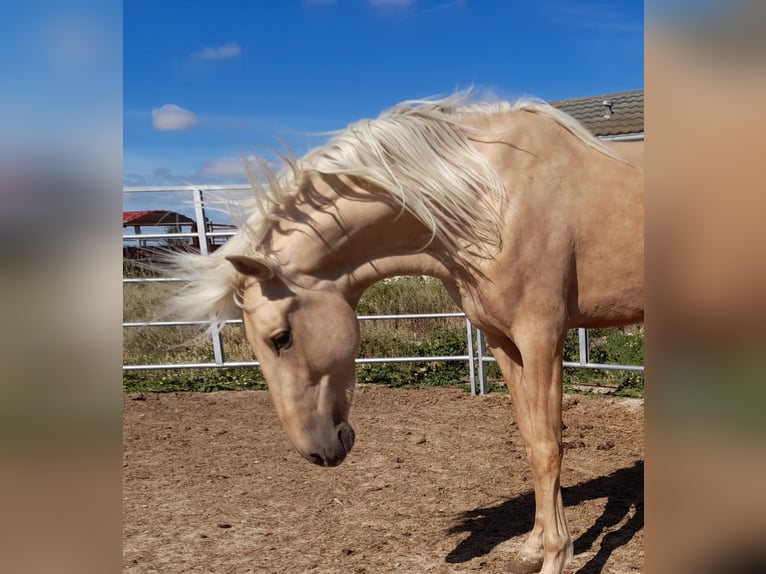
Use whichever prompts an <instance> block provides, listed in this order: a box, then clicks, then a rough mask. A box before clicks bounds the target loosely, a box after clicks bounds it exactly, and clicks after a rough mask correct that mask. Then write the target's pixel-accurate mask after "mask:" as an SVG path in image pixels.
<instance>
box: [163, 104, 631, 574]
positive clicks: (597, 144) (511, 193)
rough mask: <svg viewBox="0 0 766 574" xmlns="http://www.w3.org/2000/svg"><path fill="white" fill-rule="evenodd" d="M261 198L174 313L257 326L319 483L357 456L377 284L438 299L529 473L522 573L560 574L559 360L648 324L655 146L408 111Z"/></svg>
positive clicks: (508, 114) (285, 176)
mask: <svg viewBox="0 0 766 574" xmlns="http://www.w3.org/2000/svg"><path fill="white" fill-rule="evenodd" d="M280 157H282V160H283V161H284V167H283V168H282V169H281V170H280V172H279V173H276V172H274V171H272V170H271V169H269V166H268V165H267V164H266V161H265V160H263V159H258V158H250V159H248V158H245V161H246V164H247V167H248V169H247V171H248V174H249V180H250V182H251V184H252V187H253V189H254V194H253V200H252V203H253V204H252V205H251V206H250V207H249V208H248V209H250V210H251V211H250V213H249V214H248V215H247V217H246V221H245V223H244V225H242V227H241V228H240V230H239V231H238V232H237V234H236V235H235V236H234V237H232V238H231V240H230V241H229V242H228V243H227V244H226V245H225V246H223V247H222V248H220V249H218V250H217V251H215V252H214V253H213V254H212V255H195V254H191V253H189V254H183V255H177V256H175V258H174V261H173V269H172V271H171V272H172V273H173V274H176V275H179V276H180V277H181V278H183V279H185V280H186V284H185V286H184V287H183V288H182V289H181V290H180V291H179V292H178V293H177V294H176V296H175V299H174V302H173V305H174V307H175V310H176V312H177V313H178V314H179V315H181V316H184V317H186V318H189V319H202V320H207V319H209V318H210V317H213V320H212V322H211V327H210V328H211V329H217V328H220V325H221V324H222V323H223V321H225V320H226V319H228V318H232V317H239V316H241V317H242V319H243V327H244V335H245V337H246V339H247V341H248V343H249V346H250V347H251V349H252V351H253V352H254V354H255V356H256V357H257V358H258V360H259V362H260V366H261V369H262V371H263V374H264V376H265V379H266V382H267V384H268V388H269V391H270V394H271V397H272V399H273V403H274V406H275V409H276V412H277V414H278V416H279V419H280V421H281V423H282V425H283V427H284V429H285V430H286V432H287V434H288V435H289V437H290V439H291V440H292V443H293V444H294V446H295V448H296V449H297V450H298V452H299V453H300V454H301V455H302V456H303V457H305V458H306V459H308V460H309V461H311V462H312V463H315V464H318V465H322V466H327V467H332V466H336V465H338V464H340V463H341V462H342V461H343V460H344V459H345V458H346V456H347V455H348V454H349V452H350V451H351V449H352V447H353V445H354V439H355V432H354V430H353V428H352V427H351V425H350V424H349V418H348V417H349V409H350V406H351V402H352V396H353V391H354V386H355V384H356V375H355V357H356V356H357V353H358V349H359V344H360V331H359V323H358V320H357V317H356V312H355V308H356V305H357V303H358V302H359V299H360V297H361V296H362V294H363V293H364V291H365V290H366V289H367V288H368V287H369V286H370V285H372V284H374V283H376V282H377V281H380V280H382V279H385V278H388V277H393V276H401V275H429V276H432V277H435V278H437V279H439V280H441V281H442V283H443V284H444V286H445V287H446V289H447V291H448V292H449V294H450V296H451V297H452V298H453V299H454V300H455V301H456V303H457V304H458V305H459V306H460V307H461V308H462V309H463V311H464V312H465V314H466V316H467V317H468V318H469V319H470V321H471V322H472V323H473V324H474V325H476V326H477V327H478V328H480V329H482V330H483V331H484V332H485V334H486V336H487V341H488V344H489V347H490V350H491V352H492V354H493V355H494V357H495V358H496V360H497V363H498V365H499V367H500V370H501V372H502V374H503V377H504V380H505V383H506V385H507V387H508V389H509V391H510V395H511V402H512V405H513V408H514V409H515V413H516V420H517V423H518V428H519V430H520V433H521V436H522V437H523V440H524V441H525V445H526V451H527V458H528V461H529V464H530V465H531V468H532V471H533V484H534V495H535V519H534V526H533V528H532V530H531V532H530V533H529V535H528V536H527V537H526V539H525V542H524V543H523V545H522V546H521V548H520V549H519V551H518V553H517V554H516V555H515V556H514V557H513V558H510V564H509V570H510V571H514V572H519V573H523V572H537V571H541V572H542V573H543V574H554V573H555V574H559V573H561V572H562V570H563V569H564V568H565V567H566V566H567V564H569V562H570V561H571V560H572V555H573V545H572V538H571V535H570V532H569V528H568V525H567V521H566V518H565V516H564V506H563V503H562V496H561V488H560V473H561V463H562V456H563V448H562V438H561V433H562V359H563V347H564V339H565V336H566V333H567V331H568V330H569V329H572V328H576V327H586V328H595V327H606V326H618V325H625V324H631V323H640V322H642V321H643V313H644V311H643V285H644V279H643V180H644V168H643V142H630V143H629V142H622V143H617V142H603V141H601V140H599V139H597V138H595V137H594V136H593V135H592V134H591V133H590V132H589V131H588V130H587V129H586V128H585V127H584V126H583V125H582V124H580V123H579V122H577V121H576V120H575V119H574V118H572V117H571V116H569V115H567V114H565V113H564V112H562V111H560V110H558V109H556V108H554V107H552V106H550V105H549V104H547V103H545V102H543V101H541V100H536V99H531V98H525V99H520V100H518V101H516V102H513V103H510V102H503V101H495V102H478V103H476V102H470V101H469V100H468V98H467V96H466V94H465V93H456V94H453V95H451V96H448V97H446V98H443V99H435V100H409V101H405V102H402V103H400V104H398V105H396V106H394V107H393V108H391V109H389V110H387V111H385V112H383V113H382V114H380V115H379V116H378V117H376V118H372V119H362V120H360V121H358V122H355V123H353V124H351V125H349V126H348V127H347V128H345V129H343V130H340V131H338V132H334V135H333V137H332V138H331V139H329V141H328V142H327V143H326V144H324V145H321V146H318V147H316V148H314V149H312V150H310V151H309V152H308V153H307V154H306V155H305V156H303V157H302V158H300V159H298V158H296V157H295V156H294V155H293V154H292V153H289V154H280Z"/></svg>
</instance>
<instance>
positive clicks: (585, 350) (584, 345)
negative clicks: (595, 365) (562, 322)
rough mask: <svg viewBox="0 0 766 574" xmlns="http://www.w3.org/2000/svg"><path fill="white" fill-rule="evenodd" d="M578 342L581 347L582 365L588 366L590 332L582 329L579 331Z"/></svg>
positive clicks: (580, 357)
mask: <svg viewBox="0 0 766 574" xmlns="http://www.w3.org/2000/svg"><path fill="white" fill-rule="evenodd" d="M577 342H578V344H579V345H580V355H579V359H580V364H581V365H587V364H588V363H590V352H589V347H590V345H589V344H588V330H587V329H583V328H582V327H581V328H579V329H577Z"/></svg>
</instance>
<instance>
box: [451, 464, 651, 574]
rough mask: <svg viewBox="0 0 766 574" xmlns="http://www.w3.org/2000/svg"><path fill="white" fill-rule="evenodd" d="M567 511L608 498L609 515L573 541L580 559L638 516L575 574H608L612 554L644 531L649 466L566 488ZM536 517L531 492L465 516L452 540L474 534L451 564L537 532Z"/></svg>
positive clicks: (458, 549)
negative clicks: (608, 561) (569, 508)
mask: <svg viewBox="0 0 766 574" xmlns="http://www.w3.org/2000/svg"><path fill="white" fill-rule="evenodd" d="M562 494H563V498H564V506H565V507H566V506H577V505H578V504H580V503H581V502H584V501H586V500H593V499H597V498H606V499H607V503H606V507H605V508H604V512H603V514H602V515H601V516H599V517H598V518H597V519H596V521H595V523H594V524H593V525H592V526H591V527H590V528H588V530H587V531H586V532H584V533H582V534H581V535H580V536H579V537H578V538H577V539H576V540H575V541H574V553H575V555H577V554H581V553H582V552H586V551H587V550H589V549H590V548H592V547H593V544H594V543H595V542H596V540H597V539H598V537H599V536H600V535H601V533H602V532H603V531H604V530H605V529H606V528H610V527H613V526H615V525H617V524H619V523H620V522H621V521H622V520H624V519H625V517H626V516H629V515H630V511H631V509H632V508H635V513H634V514H633V516H631V517H630V518H629V519H628V520H627V521H626V522H625V524H623V525H622V526H621V527H620V528H619V529H617V530H614V531H612V532H609V533H607V534H606V535H605V536H604V538H603V540H602V541H601V546H600V548H599V550H598V552H597V553H596V555H595V556H593V557H592V558H591V559H590V560H589V561H588V562H587V563H586V564H585V565H583V566H582V567H581V568H580V569H579V570H578V571H577V572H576V574H598V573H599V572H601V571H602V570H603V567H604V565H605V564H606V562H607V560H608V559H609V557H610V556H611V555H612V552H614V550H615V549H616V548H619V547H620V546H624V545H625V544H627V543H628V542H630V540H631V539H632V538H633V536H635V534H636V533H637V532H639V531H640V530H642V529H643V527H644V461H642V460H639V461H636V462H635V463H634V464H633V466H630V467H626V468H621V469H619V470H617V471H615V472H613V473H612V474H610V475H608V476H604V477H600V478H596V479H593V480H589V481H588V482H584V483H582V484H578V485H576V486H571V487H568V488H562ZM534 517H535V498H534V494H533V493H531V492H529V493H526V494H522V495H520V496H517V497H515V498H511V499H509V500H506V501H505V502H503V503H501V504H499V505H496V506H489V507H485V508H477V509H475V510H470V511H468V512H465V513H463V515H462V516H461V517H460V518H459V520H460V522H459V523H458V524H457V525H455V526H453V527H452V528H450V530H449V533H450V534H457V533H460V532H469V533H470V535H469V536H468V537H467V538H466V539H465V540H463V541H462V542H460V544H458V545H457V547H456V548H455V549H454V550H453V551H452V552H450V553H449V554H448V555H447V558H446V561H447V562H449V563H453V564H454V563H460V562H467V561H469V560H471V559H472V558H478V557H480V556H484V555H486V554H488V553H489V552H490V551H491V550H492V549H493V548H495V546H497V545H498V544H500V543H502V542H505V541H506V540H510V539H511V538H513V537H515V536H519V535H521V534H525V533H527V532H529V531H530V530H531V529H532V525H533V522H534Z"/></svg>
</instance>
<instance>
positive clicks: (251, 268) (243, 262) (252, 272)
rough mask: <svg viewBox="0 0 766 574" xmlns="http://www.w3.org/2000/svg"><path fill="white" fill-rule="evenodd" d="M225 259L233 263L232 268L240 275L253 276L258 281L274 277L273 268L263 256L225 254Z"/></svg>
mask: <svg viewBox="0 0 766 574" xmlns="http://www.w3.org/2000/svg"><path fill="white" fill-rule="evenodd" d="M226 260H227V261H228V262H229V263H231V264H232V265H234V269H236V270H237V271H238V272H239V273H241V274H242V275H248V276H250V277H255V278H256V279H258V280H259V281H268V280H269V279H271V278H272V277H274V270H273V269H272V268H271V266H270V265H269V264H268V262H267V261H266V259H264V258H263V257H258V256H256V257H248V256H246V255H227V256H226Z"/></svg>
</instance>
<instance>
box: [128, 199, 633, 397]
mask: <svg viewBox="0 0 766 574" xmlns="http://www.w3.org/2000/svg"><path fill="white" fill-rule="evenodd" d="M250 189H251V188H250V187H249V186H246V185H239V186H234V185H229V186H227V185H207V186H195V185H183V186H124V187H123V200H124V203H123V205H124V206H127V205H130V206H135V205H141V206H142V207H146V206H155V209H151V208H146V209H143V210H136V211H131V212H124V213H123V235H122V241H123V258H124V259H123V261H125V260H126V258H127V259H133V258H136V257H138V258H141V257H146V258H150V257H151V255H152V254H153V253H156V252H157V251H160V250H164V251H166V250H167V249H168V248H171V249H172V248H179V249H189V248H193V249H195V250H198V251H199V252H200V253H202V254H203V255H207V254H209V253H212V252H213V251H214V250H215V249H217V248H218V247H220V246H221V245H222V244H223V243H224V242H225V241H226V240H227V239H228V238H229V237H231V236H232V235H234V234H235V233H236V231H235V229H234V228H233V226H232V225H230V224H216V223H213V222H212V220H211V219H210V218H209V217H208V213H212V212H215V211H216V210H217V208H216V206H217V205H219V204H221V203H225V200H223V201H222V198H226V197H227V196H230V195H232V196H235V197H234V201H235V202H236V201H237V196H239V197H242V196H243V194H245V193H248V192H250ZM139 194H146V195H147V196H149V195H150V196H151V199H147V201H145V202H144V201H141V202H134V201H133V198H135V197H136V196H138V195H139ZM206 201H207V204H206ZM170 205H172V206H173V209H174V210H175V209H180V210H183V211H189V212H192V211H193V217H189V218H188V219H189V220H191V223H189V225H190V226H191V230H190V231H183V230H182V227H181V225H180V224H178V223H177V222H178V221H180V219H178V218H175V219H174V218H173V217H166V218H165V219H163V218H162V217H155V218H154V219H153V220H152V221H151V222H150V223H144V224H142V223H140V222H141V221H142V220H141V219H140V216H141V215H142V214H144V215H145V214H150V213H153V214H158V213H159V214H163V213H164V214H174V215H176V216H178V215H179V214H178V213H177V212H175V211H173V210H170V209H168V206H170ZM159 206H161V207H162V208H161V209H157V207H159ZM125 213H131V214H137V215H136V218H135V219H133V220H128V221H126V217H125ZM180 217H185V216H180ZM185 220H186V219H185ZM147 226H151V227H164V228H165V229H164V231H162V232H152V233H145V232H144V227H147ZM217 229H218V230H217ZM122 281H123V286H125V285H129V284H151V283H173V282H181V281H182V280H181V279H178V278H173V277H125V276H124V277H123V279H122ZM358 318H359V320H360V321H391V320H402V319H412V320H421V319H462V320H464V321H465V332H466V348H465V353H463V354H459V355H447V356H402V357H359V358H357V359H356V362H357V364H360V365H364V364H371V363H432V362H464V363H466V364H467V367H468V373H469V379H470V388H471V394H473V395H476V394H482V395H483V394H486V393H487V392H488V389H489V387H488V382H487V366H488V364H489V363H492V362H494V361H495V359H494V357H492V356H491V355H490V354H489V353H488V351H487V346H486V337H485V335H484V333H482V332H481V330H479V329H477V328H476V327H475V326H474V325H472V324H471V321H470V320H469V319H468V318H467V317H466V316H465V314H463V313H416V314H396V315H360V316H359V317H358ZM241 322H242V321H241V320H230V321H227V322H226V323H225V325H231V324H234V325H236V324H241ZM209 325H210V323H209V322H206V321H124V322H123V324H122V326H123V329H138V328H142V329H143V328H150V329H162V328H176V327H185V326H195V327H200V328H205V327H208V326H209ZM209 342H210V345H212V351H213V361H210V362H193V363H183V362H164V363H155V364H123V367H122V368H123V370H124V371H150V370H162V369H200V368H202V369H208V368H211V369H214V368H231V367H258V366H259V363H258V361H234V360H227V358H226V356H225V352H224V345H223V341H222V337H221V332H220V330H218V331H214V332H213V333H212V334H211V335H210V337H209ZM578 351H579V353H578V360H577V361H564V363H563V365H564V367H572V368H577V369H603V370H621V371H640V372H643V370H644V367H643V365H621V364H611V363H596V362H591V361H590V359H589V334H588V330H587V329H578Z"/></svg>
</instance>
